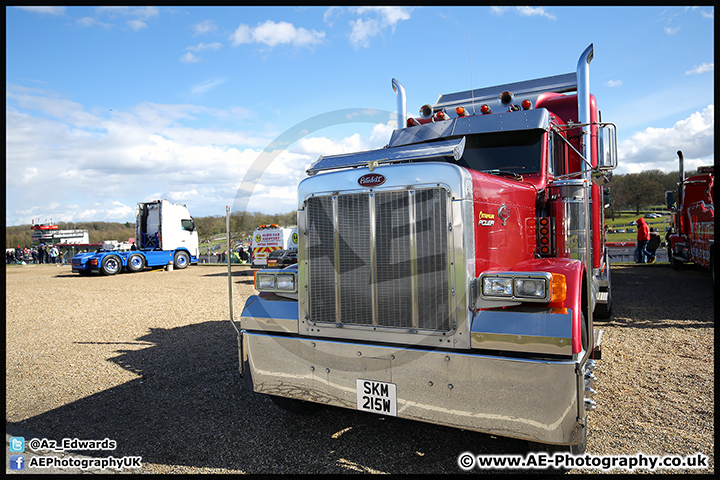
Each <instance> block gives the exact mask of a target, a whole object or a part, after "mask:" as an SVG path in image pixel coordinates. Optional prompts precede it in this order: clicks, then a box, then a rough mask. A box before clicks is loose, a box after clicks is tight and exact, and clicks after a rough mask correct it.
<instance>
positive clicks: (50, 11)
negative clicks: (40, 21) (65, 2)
mask: <svg viewBox="0 0 720 480" xmlns="http://www.w3.org/2000/svg"><path fill="white" fill-rule="evenodd" d="M15 8H19V9H20V10H25V11H27V12H33V13H41V14H47V15H64V14H65V10H66V9H67V8H66V7H49V6H46V7H15Z"/></svg>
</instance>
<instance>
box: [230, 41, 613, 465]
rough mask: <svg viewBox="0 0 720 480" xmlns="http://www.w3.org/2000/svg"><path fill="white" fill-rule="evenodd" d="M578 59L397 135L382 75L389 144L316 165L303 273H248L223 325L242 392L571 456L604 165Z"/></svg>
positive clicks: (601, 294) (457, 97)
mask: <svg viewBox="0 0 720 480" xmlns="http://www.w3.org/2000/svg"><path fill="white" fill-rule="evenodd" d="M592 56H593V47H592V45H590V46H589V47H588V48H587V49H586V50H585V51H584V52H583V54H582V56H581V57H580V59H579V61H578V65H577V70H576V71H575V72H573V73H569V74H564V75H557V76H553V77H547V78H540V79H535V80H528V81H523V82H517V83H512V84H506V85H499V86H495V87H488V88H481V89H475V90H473V91H465V92H460V93H453V94H449V95H441V96H440V97H439V98H438V100H437V102H436V103H435V104H434V105H425V106H423V108H421V115H420V117H417V118H410V119H407V117H406V113H405V104H406V101H405V94H404V89H403V87H402V85H401V84H400V83H399V82H398V81H397V80H395V79H393V82H392V83H393V88H394V90H395V92H396V96H397V104H398V112H397V116H398V119H399V121H398V125H399V128H398V129H396V130H395V131H394V132H393V133H392V136H391V138H390V141H389V143H388V145H387V146H386V147H384V148H381V149H378V150H371V151H364V152H358V153H353V154H343V155H333V156H321V157H320V158H319V159H318V160H317V161H316V162H315V163H314V164H312V165H311V166H310V167H309V169H308V175H309V176H308V178H306V179H304V180H303V181H302V182H301V183H300V185H299V187H298V210H297V215H298V216H297V219H298V236H299V245H298V264H297V265H295V266H292V267H288V268H286V269H282V270H260V271H258V272H257V273H256V277H255V285H256V289H257V290H258V291H259V292H260V293H259V294H258V295H255V296H252V297H250V298H249V299H248V300H247V302H246V304H245V307H244V309H243V312H242V316H241V323H240V324H239V325H238V324H235V323H234V326H235V328H236V330H237V332H238V349H239V355H240V372H241V376H242V377H243V383H244V386H245V388H248V389H249V390H251V391H254V392H257V393H262V394H267V395H269V396H271V398H272V399H273V401H275V402H276V403H277V404H278V405H280V406H282V407H284V408H287V409H289V410H292V411H299V412H302V411H311V410H313V409H315V408H316V407H317V405H318V404H327V405H332V406H338V407H345V408H350V409H357V410H361V411H366V412H373V413H377V414H382V415H394V416H398V417H402V418H407V419H414V420H418V421H423V422H429V423H435V424H441V425H448V426H453V427H458V428H461V429H465V430H473V431H479V432H486V433H490V434H493V435H502V436H509V437H515V438H520V439H525V440H528V441H530V442H537V443H543V444H555V445H561V446H567V447H569V449H570V450H571V451H573V452H576V453H578V452H582V451H584V450H585V445H586V432H587V412H588V411H590V410H594V409H595V402H594V401H593V400H592V399H591V398H589V396H590V395H592V393H594V390H593V389H592V385H593V381H594V380H595V377H594V375H593V369H594V366H595V359H597V358H599V353H600V337H601V332H599V331H596V330H595V329H594V328H593V317H596V316H601V317H607V316H609V315H610V310H611V284H610V263H609V257H608V254H607V251H606V249H605V245H604V235H603V232H604V220H603V218H604V217H603V205H604V201H603V188H602V186H603V185H605V184H606V183H607V182H608V181H609V179H608V177H609V176H610V171H611V170H612V169H613V168H614V167H615V166H616V154H615V150H616V147H615V144H616V142H615V127H614V125H613V124H609V123H602V122H601V121H600V113H599V111H598V109H597V105H596V102H595V98H594V96H593V95H591V94H590V91H589V85H590V79H589V64H590V61H591V60H592Z"/></svg>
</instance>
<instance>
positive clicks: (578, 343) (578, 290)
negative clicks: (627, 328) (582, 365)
mask: <svg viewBox="0 0 720 480" xmlns="http://www.w3.org/2000/svg"><path fill="white" fill-rule="evenodd" d="M513 271H520V272H549V273H560V274H562V275H565V281H566V285H567V296H566V297H565V301H564V302H563V304H562V306H555V305H552V304H551V306H553V307H555V308H567V309H569V310H570V311H571V312H572V352H573V353H580V351H581V350H582V322H583V317H584V318H586V319H587V318H588V311H587V309H588V307H587V306H588V301H587V300H588V299H587V293H586V290H587V288H586V286H587V274H586V271H585V265H583V263H582V262H581V261H580V260H572V259H569V258H542V259H533V260H526V261H523V262H520V263H518V264H517V265H515V266H514V267H513Z"/></svg>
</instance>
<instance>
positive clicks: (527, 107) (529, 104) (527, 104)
mask: <svg viewBox="0 0 720 480" xmlns="http://www.w3.org/2000/svg"><path fill="white" fill-rule="evenodd" d="M522 108H523V110H530V109H531V108H532V102H531V101H530V100H528V99H527V98H526V99H525V100H523V102H522Z"/></svg>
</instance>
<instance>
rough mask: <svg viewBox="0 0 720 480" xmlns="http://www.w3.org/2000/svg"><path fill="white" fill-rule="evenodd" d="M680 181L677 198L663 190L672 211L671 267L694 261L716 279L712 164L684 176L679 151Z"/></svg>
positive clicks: (669, 249) (669, 243)
mask: <svg viewBox="0 0 720 480" xmlns="http://www.w3.org/2000/svg"><path fill="white" fill-rule="evenodd" d="M677 155H678V158H679V167H680V168H679V181H678V187H677V201H673V193H675V192H672V191H670V192H665V197H666V200H667V204H668V209H670V211H672V212H673V217H672V230H671V234H670V235H668V237H667V240H668V242H667V251H668V259H669V260H670V264H671V265H672V267H673V268H676V269H677V268H680V267H681V266H682V264H683V263H685V262H693V263H696V264H698V265H702V266H703V267H705V268H708V269H710V272H711V274H712V279H713V282H715V203H714V197H715V167H714V166H712V165H708V166H702V167H698V169H697V173H696V174H695V175H692V176H691V177H688V178H685V168H684V158H683V153H682V152H681V151H680V150H678V152H677Z"/></svg>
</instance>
